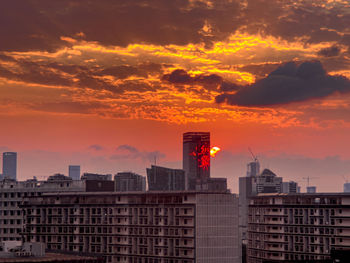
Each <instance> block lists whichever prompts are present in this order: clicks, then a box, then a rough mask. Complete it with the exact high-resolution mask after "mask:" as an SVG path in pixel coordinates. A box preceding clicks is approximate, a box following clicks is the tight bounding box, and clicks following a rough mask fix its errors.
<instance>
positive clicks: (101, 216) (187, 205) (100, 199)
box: [24, 191, 240, 263]
mask: <svg viewBox="0 0 350 263" xmlns="http://www.w3.org/2000/svg"><path fill="white" fill-rule="evenodd" d="M24 209H25V215H26V217H25V220H26V226H25V229H26V233H25V236H26V240H27V241H32V242H39V241H40V242H44V243H46V245H47V248H48V249H58V250H65V251H75V252H82V253H97V254H101V255H103V256H104V257H105V258H106V260H107V262H148V263H151V262H159V263H161V262H162V263H163V262H164V263H170V262H173V263H180V262H181V263H186V262H201V263H209V262H223V263H226V262H227V263H228V262H230V263H236V262H237V263H238V262H240V258H239V241H238V199H237V197H236V196H235V195H232V194H229V193H213V192H212V193H209V192H206V193H204V192H173V191H172V192H146V193H145V192H144V193H135V192H134V193H62V194H58V195H52V194H43V195H42V196H37V197H33V198H30V199H29V200H28V202H26V203H25V204H24Z"/></svg>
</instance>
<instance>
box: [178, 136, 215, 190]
mask: <svg viewBox="0 0 350 263" xmlns="http://www.w3.org/2000/svg"><path fill="white" fill-rule="evenodd" d="M183 169H184V170H185V176H186V184H187V185H186V189H187V190H207V189H208V179H209V178H210V133H209V132H186V133H184V134H183Z"/></svg>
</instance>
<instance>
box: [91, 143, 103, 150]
mask: <svg viewBox="0 0 350 263" xmlns="http://www.w3.org/2000/svg"><path fill="white" fill-rule="evenodd" d="M88 149H89V150H95V151H101V150H103V149H104V148H103V146H101V145H99V144H92V145H90V146H89V147H88Z"/></svg>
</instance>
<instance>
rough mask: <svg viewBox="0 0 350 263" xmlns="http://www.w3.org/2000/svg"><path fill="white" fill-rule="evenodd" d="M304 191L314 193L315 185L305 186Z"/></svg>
mask: <svg viewBox="0 0 350 263" xmlns="http://www.w3.org/2000/svg"><path fill="white" fill-rule="evenodd" d="M306 192H307V193H308V194H314V193H316V186H307V187H306Z"/></svg>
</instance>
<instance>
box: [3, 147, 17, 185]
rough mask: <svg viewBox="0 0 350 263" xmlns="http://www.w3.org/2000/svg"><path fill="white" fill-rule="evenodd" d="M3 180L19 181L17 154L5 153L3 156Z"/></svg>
mask: <svg viewBox="0 0 350 263" xmlns="http://www.w3.org/2000/svg"><path fill="white" fill-rule="evenodd" d="M2 174H3V178H8V179H13V180H17V153H16V152H4V153H3V154H2Z"/></svg>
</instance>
